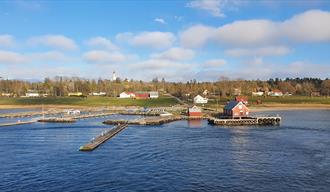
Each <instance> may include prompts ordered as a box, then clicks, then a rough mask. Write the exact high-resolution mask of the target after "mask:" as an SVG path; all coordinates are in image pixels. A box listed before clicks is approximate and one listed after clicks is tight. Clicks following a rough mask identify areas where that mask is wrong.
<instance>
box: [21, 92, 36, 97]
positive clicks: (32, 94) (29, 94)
mask: <svg viewBox="0 0 330 192" xmlns="http://www.w3.org/2000/svg"><path fill="white" fill-rule="evenodd" d="M25 97H40V94H39V93H30V92H28V93H25Z"/></svg>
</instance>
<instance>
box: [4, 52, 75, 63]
mask: <svg viewBox="0 0 330 192" xmlns="http://www.w3.org/2000/svg"><path fill="white" fill-rule="evenodd" d="M69 60H71V59H70V58H69V57H67V56H65V55H64V54H63V53H61V52H58V51H48V52H37V53H28V54H22V53H16V52H12V51H0V64H4V65H10V64H31V63H40V62H49V63H53V62H56V61H60V62H65V61H69Z"/></svg>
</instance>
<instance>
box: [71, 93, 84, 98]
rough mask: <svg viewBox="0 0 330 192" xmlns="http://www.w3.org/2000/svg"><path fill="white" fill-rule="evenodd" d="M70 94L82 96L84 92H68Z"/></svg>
mask: <svg viewBox="0 0 330 192" xmlns="http://www.w3.org/2000/svg"><path fill="white" fill-rule="evenodd" d="M68 96H69V97H82V96H83V94H82V92H70V93H68Z"/></svg>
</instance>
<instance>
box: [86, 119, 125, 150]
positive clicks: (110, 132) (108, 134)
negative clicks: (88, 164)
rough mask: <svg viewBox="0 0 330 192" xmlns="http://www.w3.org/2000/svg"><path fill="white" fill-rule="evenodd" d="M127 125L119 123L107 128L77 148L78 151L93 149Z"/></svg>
mask: <svg viewBox="0 0 330 192" xmlns="http://www.w3.org/2000/svg"><path fill="white" fill-rule="evenodd" d="M126 127H127V124H119V125H117V126H116V127H114V128H112V129H109V130H108V131H106V132H105V133H102V134H101V135H99V136H97V137H96V138H95V139H93V140H92V141H91V142H89V143H87V144H86V145H83V146H81V147H80V148H79V151H93V150H94V149H96V148H97V147H98V146H100V145H101V144H102V143H104V142H106V141H107V140H109V139H110V138H112V137H113V136H115V135H116V134H118V133H119V132H121V131H122V130H124V129H125V128H126Z"/></svg>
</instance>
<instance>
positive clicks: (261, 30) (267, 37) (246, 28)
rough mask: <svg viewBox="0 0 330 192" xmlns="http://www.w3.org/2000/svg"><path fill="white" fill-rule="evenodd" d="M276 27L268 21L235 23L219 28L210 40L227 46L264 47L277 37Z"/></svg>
mask: <svg viewBox="0 0 330 192" xmlns="http://www.w3.org/2000/svg"><path fill="white" fill-rule="evenodd" d="M276 26H277V25H276V24H275V23H273V22H271V21H268V20H248V21H236V22H234V23H231V24H227V25H224V26H221V27H219V28H218V29H217V30H216V31H215V32H214V34H213V36H211V39H214V40H215V41H217V42H218V43H219V44H224V45H227V46H250V45H254V46H255V45H264V44H268V43H272V42H274V41H275V40H276V38H277V37H278V35H279V34H278V29H277V28H276ZM211 35H212V34H211Z"/></svg>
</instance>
